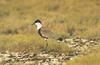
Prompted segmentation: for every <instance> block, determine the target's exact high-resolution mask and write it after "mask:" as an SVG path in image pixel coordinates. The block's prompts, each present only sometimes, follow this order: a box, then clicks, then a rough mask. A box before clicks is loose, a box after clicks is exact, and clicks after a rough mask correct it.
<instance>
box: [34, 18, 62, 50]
mask: <svg viewBox="0 0 100 65" xmlns="http://www.w3.org/2000/svg"><path fill="white" fill-rule="evenodd" d="M32 25H35V26H36V29H37V32H38V34H39V35H40V36H41V37H42V38H44V40H45V41H46V47H45V50H46V49H47V47H48V42H47V40H48V39H49V38H52V39H55V40H57V41H58V42H60V41H63V40H64V39H63V38H62V37H61V36H59V35H57V34H55V33H53V32H52V31H50V30H48V29H46V28H44V27H43V25H42V22H41V21H40V20H39V19H38V20H36V21H35V22H34V23H33V24H32Z"/></svg>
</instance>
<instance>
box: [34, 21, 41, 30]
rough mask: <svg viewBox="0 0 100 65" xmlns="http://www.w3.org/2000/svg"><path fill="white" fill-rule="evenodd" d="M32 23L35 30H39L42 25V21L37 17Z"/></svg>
mask: <svg viewBox="0 0 100 65" xmlns="http://www.w3.org/2000/svg"><path fill="white" fill-rule="evenodd" d="M32 25H35V26H36V28H37V30H39V29H40V28H41V27H42V22H41V21H40V20H39V19H37V20H36V21H35V22H34V23H33V24H32Z"/></svg>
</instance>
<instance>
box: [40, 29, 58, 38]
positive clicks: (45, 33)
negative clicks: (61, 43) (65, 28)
mask: <svg viewBox="0 0 100 65" xmlns="http://www.w3.org/2000/svg"><path fill="white" fill-rule="evenodd" d="M41 34H42V36H45V37H47V38H53V39H58V38H59V37H60V36H59V35H57V34H55V33H54V32H52V31H50V30H49V29H46V28H41Z"/></svg>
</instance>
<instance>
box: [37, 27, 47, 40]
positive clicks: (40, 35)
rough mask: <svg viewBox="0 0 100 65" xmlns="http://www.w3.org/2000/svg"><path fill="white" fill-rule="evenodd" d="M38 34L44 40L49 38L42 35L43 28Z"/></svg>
mask: <svg viewBox="0 0 100 65" xmlns="http://www.w3.org/2000/svg"><path fill="white" fill-rule="evenodd" d="M38 34H39V35H40V36H41V37H42V38H45V39H48V38H47V37H45V36H43V35H42V33H41V28H40V29H39V30H38Z"/></svg>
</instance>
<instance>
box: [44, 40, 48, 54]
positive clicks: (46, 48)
mask: <svg viewBox="0 0 100 65" xmlns="http://www.w3.org/2000/svg"><path fill="white" fill-rule="evenodd" d="M45 41H46V46H45V52H47V51H48V41H47V40H45Z"/></svg>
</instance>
